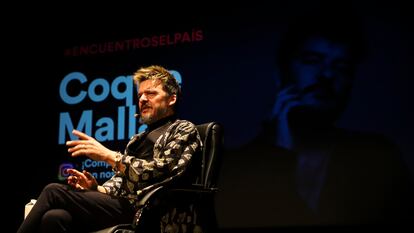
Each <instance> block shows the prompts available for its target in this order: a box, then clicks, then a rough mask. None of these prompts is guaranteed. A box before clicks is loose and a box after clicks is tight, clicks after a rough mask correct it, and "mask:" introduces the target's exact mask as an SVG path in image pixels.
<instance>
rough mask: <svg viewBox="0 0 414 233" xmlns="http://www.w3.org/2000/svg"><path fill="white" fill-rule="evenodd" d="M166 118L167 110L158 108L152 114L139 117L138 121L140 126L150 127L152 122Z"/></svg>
mask: <svg viewBox="0 0 414 233" xmlns="http://www.w3.org/2000/svg"><path fill="white" fill-rule="evenodd" d="M166 116H167V109H166V108H159V109H157V110H156V111H155V113H154V114H149V115H141V118H140V121H141V123H142V124H147V125H151V124H153V123H154V122H157V121H158V120H160V119H162V118H164V117H166Z"/></svg>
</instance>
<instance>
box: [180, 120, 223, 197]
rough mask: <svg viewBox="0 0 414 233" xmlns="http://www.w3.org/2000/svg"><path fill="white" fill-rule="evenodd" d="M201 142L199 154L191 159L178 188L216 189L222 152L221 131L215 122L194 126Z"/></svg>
mask: <svg viewBox="0 0 414 233" xmlns="http://www.w3.org/2000/svg"><path fill="white" fill-rule="evenodd" d="M196 128H197V130H198V132H199V134H200V137H201V140H202V142H203V148H202V150H201V151H200V153H198V154H195V155H194V156H193V158H192V162H191V165H190V168H189V169H188V170H187V171H186V172H185V173H184V177H183V178H182V179H180V182H178V187H183V186H184V187H185V186H187V187H188V186H197V187H198V188H203V189H210V190H213V189H216V188H217V185H216V184H217V180H218V174H219V169H220V164H221V157H222V150H223V130H222V127H221V125H220V124H218V123H217V122H208V123H203V124H199V125H196Z"/></svg>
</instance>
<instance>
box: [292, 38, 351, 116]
mask: <svg viewBox="0 0 414 233" xmlns="http://www.w3.org/2000/svg"><path fill="white" fill-rule="evenodd" d="M289 69H290V74H291V77H289V78H290V80H291V82H293V83H290V85H292V86H293V87H294V88H295V89H296V91H297V92H298V93H299V97H300V101H301V103H302V105H303V106H305V107H308V108H310V109H313V110H316V111H322V112H330V113H335V114H337V113H339V112H341V111H342V110H343V108H344V107H345V105H346V102H347V100H348V96H349V93H350V89H351V86H352V82H353V79H354V77H353V72H354V67H352V63H351V54H350V52H349V50H348V48H347V47H346V46H345V45H342V44H339V43H335V42H332V41H329V40H327V39H325V38H322V37H316V36H315V37H310V38H309V39H308V40H306V41H305V43H304V45H303V46H302V47H300V48H299V50H298V52H297V54H296V56H295V57H294V59H293V60H292V62H291V63H290V67H289ZM288 85H289V84H288Z"/></svg>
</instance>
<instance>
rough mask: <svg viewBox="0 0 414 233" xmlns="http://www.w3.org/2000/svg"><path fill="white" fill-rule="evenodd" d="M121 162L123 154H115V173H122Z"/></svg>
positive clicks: (113, 168)
mask: <svg viewBox="0 0 414 233" xmlns="http://www.w3.org/2000/svg"><path fill="white" fill-rule="evenodd" d="M121 160H122V154H121V152H119V151H118V152H116V153H115V158H114V166H113V167H112V171H114V172H115V173H119V172H120V165H121Z"/></svg>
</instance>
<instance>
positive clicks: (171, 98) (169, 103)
mask: <svg viewBox="0 0 414 233" xmlns="http://www.w3.org/2000/svg"><path fill="white" fill-rule="evenodd" d="M176 102H177V95H175V94H174V95H171V96H170V101H169V102H168V106H172V105H174V104H175V103H176Z"/></svg>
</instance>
